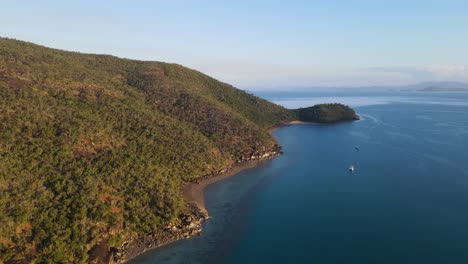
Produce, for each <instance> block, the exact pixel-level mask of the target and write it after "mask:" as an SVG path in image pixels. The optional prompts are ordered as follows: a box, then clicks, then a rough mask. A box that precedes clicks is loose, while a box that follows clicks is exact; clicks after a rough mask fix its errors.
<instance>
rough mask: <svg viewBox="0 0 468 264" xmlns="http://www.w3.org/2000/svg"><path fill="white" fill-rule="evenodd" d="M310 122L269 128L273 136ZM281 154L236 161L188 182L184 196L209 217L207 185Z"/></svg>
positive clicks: (183, 191)
mask: <svg viewBox="0 0 468 264" xmlns="http://www.w3.org/2000/svg"><path fill="white" fill-rule="evenodd" d="M309 124H314V123H312V122H304V121H299V120H294V121H290V122H287V123H281V124H279V125H276V126H273V127H271V128H269V129H268V132H269V133H270V134H271V135H272V136H273V132H274V131H276V130H277V129H279V128H281V127H285V126H290V125H309ZM275 141H277V140H276V138H275ZM277 143H278V142H277ZM281 154H282V153H273V154H272V155H269V156H267V157H266V158H263V159H256V160H249V161H243V162H241V163H235V164H234V165H233V166H232V167H230V168H228V169H227V171H225V172H224V173H220V174H218V175H215V176H213V177H206V178H202V179H200V180H199V181H198V182H189V183H186V184H184V185H183V186H182V187H181V191H182V196H183V197H184V199H185V201H186V202H187V203H193V204H195V205H196V206H197V207H198V209H200V211H202V212H203V213H206V215H207V217H208V218H209V212H208V210H207V209H206V207H205V196H204V194H203V192H204V190H205V188H206V187H208V186H209V185H211V184H213V183H216V182H219V181H222V180H224V179H227V178H230V177H233V176H236V175H237V174H239V173H240V172H242V171H243V170H246V169H251V168H254V167H256V166H258V165H260V164H261V162H262V161H265V160H269V159H273V158H275V157H278V156H279V155H281Z"/></svg>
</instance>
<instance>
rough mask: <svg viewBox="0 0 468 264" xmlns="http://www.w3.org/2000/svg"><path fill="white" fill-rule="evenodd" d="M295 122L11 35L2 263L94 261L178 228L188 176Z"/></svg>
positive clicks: (2, 118) (1, 43)
mask: <svg viewBox="0 0 468 264" xmlns="http://www.w3.org/2000/svg"><path fill="white" fill-rule="evenodd" d="M294 118H295V116H294V114H293V113H292V112H290V111H289V110H287V109H285V108H282V107H280V106H277V105H275V104H272V103H270V102H267V101H265V100H263V99H260V98H258V97H255V96H252V95H250V94H247V93H245V92H243V91H241V90H238V89H235V88H233V87H231V86H230V85H227V84H224V83H221V82H219V81H216V80H214V79H212V78H210V77H208V76H206V75H204V74H201V73H199V72H197V71H193V70H190V69H187V68H184V67H182V66H179V65H175V64H166V63H159V62H142V61H134V60H128V59H120V58H116V57H113V56H104V55H89V54H80V53H73V52H65V51H60V50H55V49H49V48H45V47H41V46H38V45H34V44H31V43H26V42H21V41H16V40H11V39H3V38H0V164H1V166H0V212H1V213H0V262H2V261H3V262H17V261H24V262H33V261H36V262H50V263H83V262H86V261H87V258H88V254H87V252H88V250H89V249H90V248H91V247H92V246H93V245H95V244H96V243H97V242H98V241H99V240H100V239H102V238H103V237H108V238H109V239H110V243H111V244H112V245H118V244H119V243H120V242H121V241H122V238H123V237H127V236H132V235H135V234H144V233H147V232H150V231H151V230H153V229H157V228H161V227H162V226H165V225H167V224H168V223H169V222H171V221H176V220H177V217H178V215H179V213H180V212H181V211H182V210H183V209H184V206H185V205H184V201H183V200H182V198H181V196H180V193H179V187H180V184H181V183H182V182H183V181H190V180H194V179H196V178H197V177H201V176H203V175H206V174H209V173H212V172H215V171H219V170H221V169H223V168H224V167H226V166H228V165H230V164H232V163H233V162H234V161H235V160H237V159H239V157H240V156H241V155H242V154H243V153H244V152H246V151H247V152H249V151H267V150H268V149H271V148H272V147H273V146H274V144H275V141H274V139H273V138H272V136H271V135H270V134H269V133H268V132H267V130H266V129H265V128H267V127H271V126H274V125H275V124H278V123H281V122H284V121H289V120H292V119H294Z"/></svg>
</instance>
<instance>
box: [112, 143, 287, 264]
mask: <svg viewBox="0 0 468 264" xmlns="http://www.w3.org/2000/svg"><path fill="white" fill-rule="evenodd" d="M281 154H282V152H281V146H280V145H278V144H276V145H274V146H273V147H272V148H269V149H267V148H261V149H259V150H255V149H254V150H248V151H245V152H244V153H243V154H242V156H241V157H239V159H238V160H236V162H235V163H234V164H236V163H237V164H239V163H248V162H254V161H255V162H260V161H262V160H268V159H272V158H274V157H277V156H279V155H281ZM234 164H232V165H230V166H228V167H225V168H223V169H221V170H219V171H214V172H212V173H210V174H207V175H204V176H202V177H199V178H198V179H197V182H199V181H203V180H205V179H209V178H212V177H216V176H218V175H221V174H224V173H226V172H228V171H229V170H231V169H232V167H233V166H234ZM207 218H208V215H207V214H206V213H205V212H204V211H202V210H201V208H199V207H198V206H197V205H196V204H194V203H187V208H186V210H185V212H184V213H182V214H181V215H180V216H179V221H178V223H177V224H169V225H167V226H166V227H165V228H164V229H161V230H156V231H154V232H151V233H149V234H147V235H144V236H138V237H131V238H129V239H127V240H126V241H125V242H124V243H123V244H122V245H121V246H120V247H119V248H111V249H110V252H111V253H112V258H111V261H110V263H124V262H126V261H128V260H129V259H131V258H134V257H136V256H138V255H140V254H142V253H144V252H145V251H148V250H150V249H155V248H158V247H161V246H164V245H167V244H170V243H172V242H175V241H178V240H181V239H187V238H190V237H192V236H194V235H198V234H200V233H201V231H202V227H201V223H202V222H203V220H205V219H207Z"/></svg>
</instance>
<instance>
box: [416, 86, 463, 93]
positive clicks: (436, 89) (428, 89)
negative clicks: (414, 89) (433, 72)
mask: <svg viewBox="0 0 468 264" xmlns="http://www.w3.org/2000/svg"><path fill="white" fill-rule="evenodd" d="M418 91H421V92H468V88H456V87H452V88H444V87H437V86H431V87H426V88H423V89H420V90H418Z"/></svg>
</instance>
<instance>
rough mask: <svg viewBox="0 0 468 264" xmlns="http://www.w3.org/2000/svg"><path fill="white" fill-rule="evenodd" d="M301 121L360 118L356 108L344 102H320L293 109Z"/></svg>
mask: <svg viewBox="0 0 468 264" xmlns="http://www.w3.org/2000/svg"><path fill="white" fill-rule="evenodd" d="M293 111H294V112H295V113H296V115H297V118H298V119H299V120H300V121H306V122H318V123H334V122H339V121H351V120H359V117H358V116H357V115H356V113H355V112H354V110H353V109H352V108H350V107H348V106H346V105H343V104H319V105H315V106H311V107H306V108H299V109H295V110H293Z"/></svg>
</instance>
